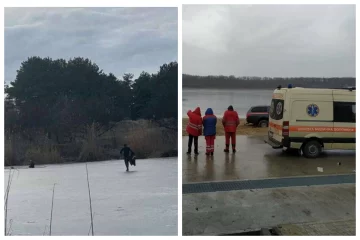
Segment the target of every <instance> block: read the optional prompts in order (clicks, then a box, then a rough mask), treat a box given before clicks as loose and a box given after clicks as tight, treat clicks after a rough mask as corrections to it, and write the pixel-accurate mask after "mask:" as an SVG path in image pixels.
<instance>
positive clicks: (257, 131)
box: [182, 118, 268, 136]
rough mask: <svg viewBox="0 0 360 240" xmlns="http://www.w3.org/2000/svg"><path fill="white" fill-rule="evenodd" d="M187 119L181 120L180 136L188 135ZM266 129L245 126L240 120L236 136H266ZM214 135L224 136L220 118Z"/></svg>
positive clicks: (242, 120)
mask: <svg viewBox="0 0 360 240" xmlns="http://www.w3.org/2000/svg"><path fill="white" fill-rule="evenodd" d="M188 121H189V119H188V118H183V119H182V135H183V136H187V135H188V133H187V132H186V126H187V124H188ZM267 131H268V129H267V128H258V127H254V126H252V125H245V119H240V126H239V127H238V128H237V131H236V134H237V135H248V136H253V135H257V136H258V135H266V133H267ZM216 135H217V136H224V135H225V132H224V127H223V125H222V123H221V118H218V120H217V124H216Z"/></svg>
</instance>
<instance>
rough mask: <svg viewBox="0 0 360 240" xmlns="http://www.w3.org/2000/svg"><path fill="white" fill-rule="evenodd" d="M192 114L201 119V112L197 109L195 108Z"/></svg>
mask: <svg viewBox="0 0 360 240" xmlns="http://www.w3.org/2000/svg"><path fill="white" fill-rule="evenodd" d="M193 113H195V114H196V115H199V116H200V117H201V111H200V108H199V107H197V108H195V111H193Z"/></svg>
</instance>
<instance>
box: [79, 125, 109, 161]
mask: <svg viewBox="0 0 360 240" xmlns="http://www.w3.org/2000/svg"><path fill="white" fill-rule="evenodd" d="M104 158H105V155H104V152H103V149H102V147H101V146H99V144H98V139H97V132H96V129H95V124H94V123H93V124H92V125H91V126H88V127H87V131H86V139H85V141H84V142H83V146H82V150H81V152H80V156H79V161H82V162H87V161H99V160H103V159H104Z"/></svg>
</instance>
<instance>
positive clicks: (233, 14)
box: [183, 5, 355, 77]
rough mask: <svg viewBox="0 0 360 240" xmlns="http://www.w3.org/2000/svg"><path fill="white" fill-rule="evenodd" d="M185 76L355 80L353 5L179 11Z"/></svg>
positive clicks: (220, 8) (228, 6)
mask: <svg viewBox="0 0 360 240" xmlns="http://www.w3.org/2000/svg"><path fill="white" fill-rule="evenodd" d="M183 73H188V74H196V75H235V76H260V77H263V76H264V77H265V76H268V77H275V76H279V77H296V76H304V77H310V76H313V77H323V76H324V77H345V76H346V77H355V6H354V5H257V6H256V5H233V6H231V5H214V6H210V5H205V6H204V5H203V6H194V5H192V6H191V5H186V6H183Z"/></svg>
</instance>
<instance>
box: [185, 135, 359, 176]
mask: <svg viewBox="0 0 360 240" xmlns="http://www.w3.org/2000/svg"><path fill="white" fill-rule="evenodd" d="M224 144H225V138H224V137H223V136H218V137H216V140H215V152H214V156H206V155H205V139H204V137H200V138H199V152H200V154H199V155H198V156H194V154H192V155H190V156H188V155H187V154H186V147H183V149H185V150H184V152H183V163H182V164H183V174H182V176H183V183H187V182H202V181H224V180H236V179H239V180H240V179H242V180H243V179H261V178H274V177H290V176H309V175H330V174H347V173H354V172H355V158H356V155H355V151H327V152H325V153H324V154H323V156H321V157H320V158H318V159H307V158H305V157H302V156H299V155H297V154H285V153H283V152H282V151H281V150H275V149H272V148H271V147H270V146H269V145H267V144H265V143H264V141H263V138H262V137H249V136H240V135H238V136H237V152H236V153H235V154H233V153H229V154H225V153H224V152H223V148H224ZM183 146H187V137H183Z"/></svg>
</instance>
